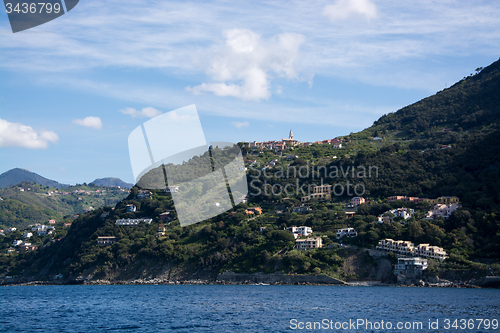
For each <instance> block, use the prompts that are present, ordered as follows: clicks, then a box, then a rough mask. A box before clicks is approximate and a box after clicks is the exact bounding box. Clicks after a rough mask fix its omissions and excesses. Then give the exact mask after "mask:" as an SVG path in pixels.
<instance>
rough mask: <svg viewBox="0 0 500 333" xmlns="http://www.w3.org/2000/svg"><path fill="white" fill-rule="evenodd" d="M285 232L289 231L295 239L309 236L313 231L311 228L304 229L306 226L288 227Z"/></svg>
mask: <svg viewBox="0 0 500 333" xmlns="http://www.w3.org/2000/svg"><path fill="white" fill-rule="evenodd" d="M286 230H287V231H290V232H291V233H293V236H294V237H295V239H297V237H299V236H309V235H310V234H312V233H313V230H312V228H311V227H306V226H301V227H288V228H286Z"/></svg>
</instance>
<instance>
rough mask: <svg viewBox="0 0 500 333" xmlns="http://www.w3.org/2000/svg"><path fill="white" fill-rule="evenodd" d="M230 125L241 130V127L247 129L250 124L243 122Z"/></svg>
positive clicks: (234, 122)
mask: <svg viewBox="0 0 500 333" xmlns="http://www.w3.org/2000/svg"><path fill="white" fill-rule="evenodd" d="M232 124H233V126H234V127H236V128H242V127H248V126H250V123H249V122H248V121H244V122H241V121H233V122H232Z"/></svg>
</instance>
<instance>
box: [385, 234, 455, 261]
mask: <svg viewBox="0 0 500 333" xmlns="http://www.w3.org/2000/svg"><path fill="white" fill-rule="evenodd" d="M376 249H377V250H380V251H385V252H392V253H394V254H395V255H399V256H407V257H425V258H431V259H437V260H441V261H442V260H444V259H446V258H447V257H448V254H447V253H446V251H445V250H444V249H443V248H442V247H439V246H431V245H429V244H420V245H417V246H415V245H414V244H413V243H412V242H410V241H403V240H398V241H395V240H393V239H389V238H386V239H383V240H381V241H379V242H378V245H377V247H376Z"/></svg>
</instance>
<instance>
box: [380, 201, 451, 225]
mask: <svg viewBox="0 0 500 333" xmlns="http://www.w3.org/2000/svg"><path fill="white" fill-rule="evenodd" d="M387 201H388V202H394V201H405V202H413V203H419V202H428V203H429V204H430V205H432V206H433V208H432V209H431V210H430V211H428V212H427V215H426V217H425V218H424V219H427V220H432V219H435V218H438V217H442V218H445V219H447V218H448V217H450V215H451V214H452V213H453V212H454V211H456V210H457V209H458V208H460V207H461V205H460V199H459V198H458V197H453V196H444V197H439V198H437V199H428V198H419V197H407V196H399V195H398V196H392V197H388V198H387ZM379 222H385V221H381V220H380V217H379Z"/></svg>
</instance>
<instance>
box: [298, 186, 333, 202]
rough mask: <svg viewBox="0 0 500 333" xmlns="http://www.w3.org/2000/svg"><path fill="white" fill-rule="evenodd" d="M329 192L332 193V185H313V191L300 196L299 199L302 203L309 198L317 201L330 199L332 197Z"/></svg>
mask: <svg viewBox="0 0 500 333" xmlns="http://www.w3.org/2000/svg"><path fill="white" fill-rule="evenodd" d="M331 193H332V185H321V186H314V187H313V193H311V194H310V195H307V196H305V197H302V198H300V201H301V202H302V203H304V202H308V201H309V200H311V199H316V200H318V201H324V200H330V199H331V198H332V195H331Z"/></svg>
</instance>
